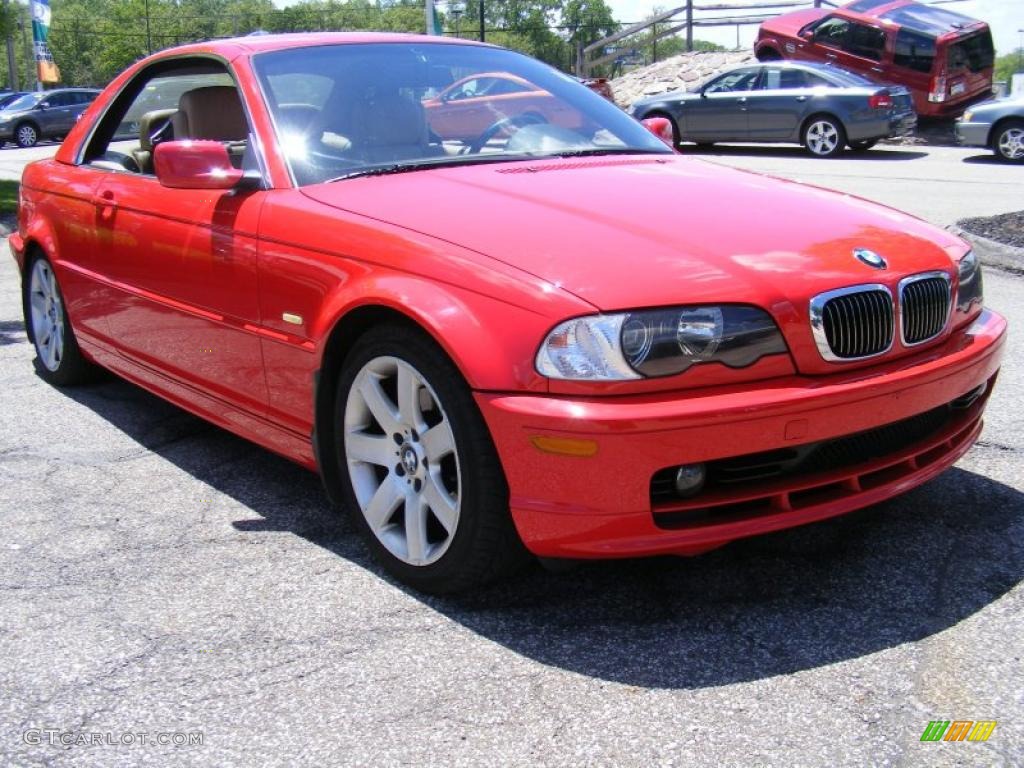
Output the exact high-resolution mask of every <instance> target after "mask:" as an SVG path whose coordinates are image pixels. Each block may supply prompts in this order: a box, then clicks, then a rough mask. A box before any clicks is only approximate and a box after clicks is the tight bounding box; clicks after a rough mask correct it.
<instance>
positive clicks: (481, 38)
mask: <svg viewBox="0 0 1024 768" xmlns="http://www.w3.org/2000/svg"><path fill="white" fill-rule="evenodd" d="M483 41H484V0H480V42H481V43H482V42H483Z"/></svg>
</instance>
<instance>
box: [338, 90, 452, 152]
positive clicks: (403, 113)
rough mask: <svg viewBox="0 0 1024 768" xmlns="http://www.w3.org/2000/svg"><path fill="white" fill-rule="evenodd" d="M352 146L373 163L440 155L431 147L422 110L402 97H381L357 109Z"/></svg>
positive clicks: (357, 105) (394, 95) (392, 95)
mask: <svg viewBox="0 0 1024 768" xmlns="http://www.w3.org/2000/svg"><path fill="white" fill-rule="evenodd" d="M352 144H353V146H354V148H355V151H356V152H357V153H358V154H359V155H360V156H361V157H362V158H363V159H364V160H365V161H367V162H370V163H380V162H390V161H399V160H415V159H419V158H423V157H431V156H433V155H435V154H437V151H438V150H437V148H436V147H431V146H430V145H429V135H428V132H427V120H426V116H425V115H424V112H423V106H422V105H421V104H420V103H419V102H418V101H414V100H412V99H409V98H407V97H405V96H403V95H401V94H399V93H389V94H380V95H377V96H375V97H373V98H371V99H366V100H364V101H361V102H359V103H358V104H356V105H355V109H354V110H353V114H352Z"/></svg>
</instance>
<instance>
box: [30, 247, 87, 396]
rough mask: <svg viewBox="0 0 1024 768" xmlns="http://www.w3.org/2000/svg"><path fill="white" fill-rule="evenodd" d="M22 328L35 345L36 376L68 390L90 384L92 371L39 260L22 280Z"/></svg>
mask: <svg viewBox="0 0 1024 768" xmlns="http://www.w3.org/2000/svg"><path fill="white" fill-rule="evenodd" d="M23 303H24V309H25V328H26V329H27V332H28V335H29V339H30V340H31V341H32V343H33V344H34V345H35V348H36V358H37V363H38V369H39V374H40V375H41V376H42V377H43V378H44V379H45V380H46V381H48V382H50V383H51V384H55V385H57V386H71V385H74V384H82V383H85V382H87V381H89V380H91V379H92V378H93V377H94V375H95V373H96V369H95V367H94V366H93V365H92V364H91V363H89V361H88V360H86V359H85V358H84V357H83V356H82V351H81V349H79V346H78V341H77V340H76V339H75V332H74V330H72V328H71V323H70V322H68V316H67V312H66V310H65V308H64V296H63V294H62V293H61V291H60V286H59V285H58V284H57V276H56V275H55V274H54V272H53V265H52V264H50V261H49V260H48V259H47V258H45V257H43V256H39V257H37V258H35V259H34V260H33V261H32V262H31V264H30V266H29V273H28V275H27V278H26V279H25V280H24V287H23Z"/></svg>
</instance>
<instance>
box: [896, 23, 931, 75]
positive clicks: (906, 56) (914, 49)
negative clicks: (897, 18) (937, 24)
mask: <svg viewBox="0 0 1024 768" xmlns="http://www.w3.org/2000/svg"><path fill="white" fill-rule="evenodd" d="M893 63H894V64H896V65H897V66H900V67H906V68H907V69H912V70H914V71H915V72H928V73H930V72H931V71H932V66H933V65H934V64H935V38H934V37H932V36H931V35H925V34H922V33H921V32H911V31H910V30H909V29H901V30H900V31H899V32H897V33H896V53H895V55H894V56H893Z"/></svg>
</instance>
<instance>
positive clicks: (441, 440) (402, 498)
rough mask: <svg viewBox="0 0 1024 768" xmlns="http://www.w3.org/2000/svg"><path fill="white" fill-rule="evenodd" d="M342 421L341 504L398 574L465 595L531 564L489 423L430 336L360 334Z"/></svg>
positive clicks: (339, 400)
mask: <svg viewBox="0 0 1024 768" xmlns="http://www.w3.org/2000/svg"><path fill="white" fill-rule="evenodd" d="M334 423H335V425H336V439H335V441H334V442H335V445H336V450H337V461H338V469H339V472H338V474H339V476H340V477H341V482H342V492H343V497H344V499H345V501H346V503H347V505H348V507H349V511H350V513H351V515H352V517H353V519H354V521H355V523H356V525H357V527H359V528H360V529H361V530H362V531H363V533H364V534H365V535H366V537H367V540H368V542H369V544H370V548H371V549H372V550H373V552H374V554H375V555H376V557H377V558H378V559H379V560H380V562H381V563H382V564H383V565H384V567H385V568H386V569H387V570H388V571H389V572H390V573H391V574H392V575H393V576H395V577H396V578H398V579H399V580H400V581H402V582H404V583H406V584H408V585H410V586H412V587H414V588H416V589H419V590H422V591H424V592H431V593H436V594H439V593H449V592H458V591H464V590H467V589H471V588H474V587H479V586H482V585H484V584H486V583H488V582H490V581H492V580H494V579H495V578H497V577H500V576H502V575H505V574H507V573H509V572H510V571H511V570H513V569H514V567H515V566H516V565H518V564H519V563H521V562H522V561H523V559H524V558H525V549H524V548H523V546H522V544H521V542H520V541H519V538H518V535H517V534H516V531H515V527H514V526H513V524H512V519H511V516H510V514H509V509H508V487H507V485H506V482H505V477H504V473H503V471H502V468H501V464H500V462H499V460H498V456H497V452H496V451H495V448H494V445H493V444H492V442H491V438H490V434H489V433H488V431H487V427H486V425H485V424H484V421H483V418H482V416H481V415H480V413H479V410H478V409H477V407H476V403H475V402H474V401H473V398H472V395H471V393H470V390H469V387H468V386H467V385H466V384H465V382H464V381H463V379H462V377H461V375H460V373H459V371H458V369H456V368H455V366H454V364H452V362H451V361H450V360H449V359H448V358H447V356H446V355H445V354H444V352H443V351H442V350H441V349H440V348H438V347H437V345H436V344H435V343H434V342H433V340H431V339H430V338H429V337H428V336H426V335H425V334H424V333H422V332H420V331H418V330H415V329H412V328H408V327H405V326H401V325H394V326H384V327H378V328H375V329H373V330H371V331H369V332H368V333H366V334H365V335H364V336H362V337H360V339H359V340H358V341H357V342H356V343H355V345H354V346H353V348H352V349H351V351H350V352H349V354H348V355H347V357H346V360H345V363H344V365H343V369H342V372H341V376H340V377H339V382H338V389H337V394H336V398H335V417H334Z"/></svg>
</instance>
